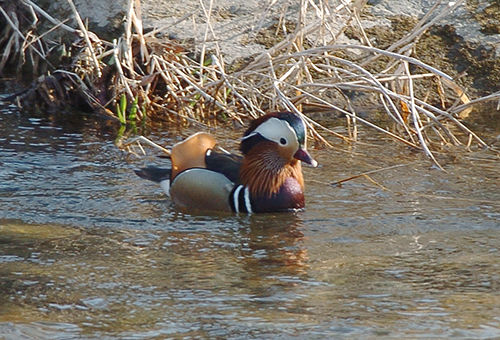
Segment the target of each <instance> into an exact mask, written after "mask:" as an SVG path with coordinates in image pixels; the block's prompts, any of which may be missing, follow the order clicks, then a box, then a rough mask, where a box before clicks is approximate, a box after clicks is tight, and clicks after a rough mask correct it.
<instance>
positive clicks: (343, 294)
mask: <svg viewBox="0 0 500 340" xmlns="http://www.w3.org/2000/svg"><path fill="white" fill-rule="evenodd" d="M1 113H2V114H1V115H0V203H1V209H0V339H8V340H10V339H74V338H78V339H170V338H171V339H216V338H218V339H327V338H335V339H354V338H355V339H373V338H381V339H391V338H408V339H419V338H432V339H439V338H443V339H444V338H456V339H471V338H474V339H493V338H498V337H500V283H499V282H500V280H499V279H500V270H499V269H500V268H499V266H500V257H499V247H500V190H499V186H500V184H499V183H500V181H499V177H500V163H499V160H498V159H497V158H496V157H495V156H493V155H492V154H489V153H487V152H480V151H477V152H474V153H469V154H465V155H460V154H458V155H454V156H453V157H451V156H442V157H441V158H440V160H441V161H442V162H443V164H445V169H446V170H447V172H442V171H438V170H436V169H433V168H432V167H431V166H430V164H429V162H428V161H427V160H425V159H423V158H422V157H421V156H419V155H418V154H413V153H411V152H410V151H408V150H407V149H406V148H404V147H402V146H401V145H398V144H395V143H393V142H385V143H381V142H380V140H379V139H376V138H374V137H375V136H372V135H371V134H372V133H371V132H370V134H369V135H366V136H363V140H364V141H367V142H369V143H371V144H369V145H364V144H362V145H358V146H356V147H355V148H354V149H350V150H349V149H348V148H347V147H346V146H345V145H341V144H338V143H337V148H336V149H334V150H331V149H312V150H311V152H312V153H313V154H314V155H315V157H316V159H317V160H318V161H319V163H320V164H321V166H320V167H318V168H316V169H312V168H305V176H306V184H307V209H306V210H305V211H302V212H298V213H289V214H266V215H252V216H236V215H228V214H225V215H217V214H213V215H208V216H207V215H196V214H188V213H185V212H180V211H177V210H175V209H174V208H173V207H172V206H171V205H170V204H169V202H168V201H167V200H166V198H165V196H164V195H163V194H162V192H161V190H160V188H159V187H157V186H156V185H155V184H154V183H147V182H144V181H143V180H141V179H139V178H137V177H135V175H134V174H133V172H132V170H133V169H135V168H138V167H140V166H143V165H144V164H145V163H151V162H156V163H161V162H162V161H161V160H157V159H156V157H155V155H156V154H157V153H156V152H155V151H154V150H148V151H149V154H148V156H147V157H143V158H138V157H135V156H133V155H131V154H128V153H125V152H123V151H120V150H119V149H118V148H117V147H116V146H115V145H114V143H113V140H112V137H111V136H110V135H106V134H103V133H98V132H97V131H98V130H97V127H96V126H95V122H94V121H93V120H92V119H90V118H89V119H83V118H82V121H81V122H80V123H79V124H67V123H64V122H63V123H61V122H60V121H58V122H57V123H54V122H51V121H50V120H46V119H39V118H29V117H26V116H23V115H21V114H19V113H18V112H17V111H16V110H15V108H13V107H11V106H3V107H2V108H1ZM162 131H164V132H162ZM165 131H166V132H165ZM362 132H363V131H362ZM489 133H490V134H491V135H492V136H493V135H495V133H497V132H496V131H489ZM181 134H182V135H183V136H185V135H186V134H187V132H183V133H181ZM215 134H216V135H218V137H219V139H221V140H222V144H224V145H226V146H227V145H229V148H230V149H233V150H234V149H235V148H236V144H235V143H234V142H231V139H229V138H227V137H226V136H223V131H215ZM175 135H176V134H175V133H173V132H168V131H167V129H164V130H158V131H156V132H153V133H152V135H151V136H150V137H151V138H152V139H153V140H155V141H158V142H160V143H161V144H165V145H169V144H171V143H172V142H174V141H175V140H177V138H178V137H176V136H175ZM377 144H378V145H377ZM392 165H404V166H401V167H397V168H393V169H391V170H387V171H384V172H380V173H377V174H373V175H371V179H373V180H374V181H375V182H376V184H375V183H373V182H371V181H369V180H368V179H366V178H359V179H356V180H352V181H348V182H346V183H345V184H344V185H343V186H341V187H334V186H331V185H329V183H331V182H333V181H336V180H340V179H343V178H347V177H349V176H351V175H355V174H358V173H361V172H365V171H370V170H373V169H377V168H381V167H387V166H392Z"/></svg>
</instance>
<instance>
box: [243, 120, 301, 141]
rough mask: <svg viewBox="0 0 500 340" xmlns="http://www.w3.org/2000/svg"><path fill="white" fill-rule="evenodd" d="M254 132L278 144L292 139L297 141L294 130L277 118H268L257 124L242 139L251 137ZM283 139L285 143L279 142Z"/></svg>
mask: <svg viewBox="0 0 500 340" xmlns="http://www.w3.org/2000/svg"><path fill="white" fill-rule="evenodd" d="M256 134H260V135H261V136H262V137H264V138H266V139H268V140H271V141H273V142H276V143H278V144H280V145H286V144H288V143H290V142H292V141H296V144H298V141H297V135H296V134H295V130H294V129H293V128H292V127H291V126H290V124H289V123H288V122H287V121H285V120H283V119H278V118H269V119H268V120H266V121H265V122H264V123H262V124H261V125H259V126H258V127H257V128H256V129H255V130H254V131H253V132H252V133H250V134H249V135H248V136H245V137H244V138H243V139H246V138H249V137H252V136H254V135H256ZM282 139H285V143H284V144H283V143H281V140H282Z"/></svg>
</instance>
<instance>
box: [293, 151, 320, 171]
mask: <svg viewBox="0 0 500 340" xmlns="http://www.w3.org/2000/svg"><path fill="white" fill-rule="evenodd" d="M293 158H295V159H298V160H301V161H302V162H305V163H307V164H310V165H312V166H313V167H316V166H317V165H318V162H316V161H315V160H314V158H312V157H311V155H310V154H309V152H307V150H306V149H302V148H301V149H298V150H297V152H296V153H295V155H293Z"/></svg>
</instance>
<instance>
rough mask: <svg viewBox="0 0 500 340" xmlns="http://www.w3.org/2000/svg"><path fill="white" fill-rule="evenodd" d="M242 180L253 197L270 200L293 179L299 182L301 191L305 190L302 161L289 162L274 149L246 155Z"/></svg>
mask: <svg viewBox="0 0 500 340" xmlns="http://www.w3.org/2000/svg"><path fill="white" fill-rule="evenodd" d="M240 178H241V182H242V184H243V185H244V186H247V187H248V189H249V190H250V194H251V195H252V197H265V198H270V197H272V196H273V195H275V194H277V193H278V192H279V191H280V189H281V188H282V187H283V186H284V184H285V181H286V180H287V179H291V178H293V179H295V180H296V181H297V183H298V184H299V185H300V189H301V191H303V188H304V178H303V176H302V168H301V164H300V161H298V160H295V159H294V160H292V161H291V162H289V161H287V160H285V159H284V158H283V157H282V156H281V155H280V154H279V153H278V152H277V151H276V150H273V149H261V150H258V149H256V150H251V151H250V152H249V153H248V154H247V155H245V158H244V160H243V164H242V166H241V170H240Z"/></svg>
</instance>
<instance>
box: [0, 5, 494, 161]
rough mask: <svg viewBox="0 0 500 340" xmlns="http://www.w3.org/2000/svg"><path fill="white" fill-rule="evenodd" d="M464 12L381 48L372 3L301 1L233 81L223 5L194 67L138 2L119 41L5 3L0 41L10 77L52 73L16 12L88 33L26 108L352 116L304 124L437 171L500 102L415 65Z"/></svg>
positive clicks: (187, 115)
mask: <svg viewBox="0 0 500 340" xmlns="http://www.w3.org/2000/svg"><path fill="white" fill-rule="evenodd" d="M462 2H463V1H457V2H454V3H448V2H447V3H445V4H442V3H441V2H440V1H438V2H436V5H435V6H434V7H433V8H432V9H431V11H430V12H429V13H427V14H426V15H425V16H424V17H423V18H422V19H421V21H420V22H418V23H417V24H416V25H415V26H414V28H413V29H412V30H410V31H409V32H408V33H407V34H406V36H404V37H403V38H402V39H400V40H399V41H396V42H394V43H393V44H392V45H391V46H390V47H388V48H386V49H379V48H377V47H376V46H373V45H372V43H371V42H370V40H369V39H368V38H367V34H366V33H365V32H364V30H363V27H362V26H361V24H360V23H361V18H360V16H359V13H360V12H361V11H362V8H363V6H365V3H366V1H365V0H359V1H343V2H338V3H337V2H336V1H333V0H319V1H316V2H313V1H307V0H302V1H301V2H300V10H299V13H298V14H296V15H295V17H296V19H295V21H294V26H295V29H294V30H293V31H292V30H290V29H287V27H290V25H288V26H287V25H285V24H284V21H285V20H287V22H288V23H289V22H290V20H291V19H290V18H289V17H288V16H289V13H287V12H283V15H282V16H281V19H282V21H281V22H280V23H279V24H278V26H277V27H278V31H277V32H276V33H277V36H280V37H282V38H281V39H278V40H277V42H276V43H275V44H274V46H272V47H271V48H270V49H268V50H267V52H266V53H263V54H261V55H257V56H253V60H252V61H251V62H250V63H247V64H246V65H243V66H242V67H240V68H239V69H238V70H236V71H231V72H228V71H227V70H226V67H225V62H224V56H223V55H222V53H221V52H220V49H219V48H218V46H217V45H215V48H214V49H213V50H212V51H211V52H209V49H208V48H207V46H208V45H207V42H208V40H209V38H210V37H214V31H213V29H212V26H211V20H210V19H211V13H212V5H213V1H210V3H209V6H208V7H205V6H204V5H203V1H201V2H200V3H201V4H202V5H203V6H202V9H203V11H204V14H205V16H206V22H207V25H206V26H205V35H204V37H205V39H204V41H203V42H202V43H201V48H200V51H201V52H200V56H199V57H198V58H197V60H194V59H192V58H189V57H188V56H187V55H188V53H187V49H186V47H183V46H180V45H177V44H176V43H174V42H171V41H167V40H159V39H156V38H155V37H154V33H156V32H157V31H155V32H151V34H144V33H143V27H142V21H141V16H140V3H139V1H138V0H129V1H128V10H127V18H126V21H125V22H126V26H125V33H124V34H123V36H122V37H120V38H118V39H116V40H114V41H112V42H108V41H103V40H101V39H99V38H98V37H97V36H95V34H93V33H92V32H89V31H88V30H87V29H86V28H85V26H84V25H83V22H82V21H81V19H78V18H79V16H78V13H77V11H76V8H74V6H73V4H72V1H71V0H68V3H69V5H70V6H72V8H73V11H74V14H75V17H76V18H77V22H78V29H76V28H71V27H69V26H67V25H66V24H65V23H62V22H60V21H59V20H57V19H55V18H52V17H51V16H50V15H49V14H48V13H46V12H44V11H43V10H42V9H41V8H39V7H38V6H36V4H34V3H33V2H31V1H29V0H18V1H14V2H12V3H10V2H9V4H8V5H5V4H4V3H2V4H0V12H1V13H0V14H1V15H2V16H3V17H4V19H5V20H6V22H7V26H6V27H5V28H4V31H3V32H1V38H2V40H1V41H0V46H1V48H2V49H3V52H4V53H3V57H2V60H1V61H0V71H1V69H2V68H3V67H4V66H5V65H7V64H11V65H12V64H17V66H18V67H20V66H21V65H22V64H24V63H26V62H27V60H28V59H29V60H30V62H31V63H33V64H34V65H35V66H36V65H38V64H41V63H42V61H43V63H44V65H46V67H48V68H49V69H51V68H52V66H51V65H50V63H49V62H48V61H47V54H48V52H47V51H48V49H49V47H50V46H53V45H54V43H53V42H51V41H48V39H46V38H45V36H46V35H47V33H49V32H45V33H42V34H35V32H34V31H33V29H32V28H29V27H33V25H31V26H30V25H26V23H24V24H23V23H22V22H20V21H19V20H17V17H16V13H19V11H24V12H25V13H29V15H31V16H32V19H33V22H38V21H41V20H45V21H48V22H50V23H52V24H53V25H54V26H53V27H52V28H51V29H50V31H52V30H55V29H63V30H67V31H70V32H74V33H78V34H79V38H78V39H77V41H75V42H74V43H73V45H72V49H73V50H72V57H71V62H70V64H69V66H67V67H66V68H65V69H59V70H55V69H52V70H51V73H50V75H45V76H44V77H42V78H40V79H38V80H37V81H36V82H35V83H34V84H33V86H32V87H31V88H30V89H29V90H28V91H25V92H23V93H21V94H19V96H18V101H19V102H20V103H21V104H22V103H23V102H26V101H33V100H34V99H37V100H38V102H40V98H41V99H42V100H41V102H43V103H44V105H49V106H56V107H60V106H64V105H68V103H69V104H72V103H73V102H75V101H79V100H80V99H83V100H84V101H85V102H86V103H87V104H88V106H89V107H90V108H91V109H92V110H93V111H95V112H98V113H100V114H104V115H107V116H109V117H115V118H116V119H118V120H120V121H121V122H122V123H123V124H125V123H127V122H130V121H131V120H133V121H135V120H143V119H145V117H146V116H149V117H153V116H154V117H157V118H158V117H161V118H163V119H167V120H172V121H182V122H201V123H204V124H207V125H210V124H216V123H219V124H220V123H221V122H227V121H230V122H236V123H239V124H246V120H248V119H251V118H255V117H257V116H259V115H262V114H263V113H264V112H265V111H273V110H283V109H287V110H291V111H294V112H297V113H299V114H302V112H311V111H322V112H325V113H331V114H332V116H333V113H336V114H338V113H341V114H342V115H345V117H346V126H347V127H348V129H347V130H348V132H347V133H346V134H339V133H337V132H335V131H332V130H331V129H329V128H328V127H326V126H323V125H321V124H319V123H318V122H316V121H315V120H313V119H311V118H309V117H308V116H307V114H303V117H304V119H305V120H306V121H307V123H308V124H309V125H310V127H311V131H312V135H313V136H314V138H316V139H317V140H319V141H322V142H323V143H325V144H326V145H329V142H328V139H327V138H326V137H327V136H328V135H333V136H335V137H338V138H341V139H343V140H344V141H347V142H351V141H356V140H357V138H358V136H357V131H358V124H364V125H366V126H368V127H370V128H373V129H376V130H378V131H380V132H383V133H384V134H387V135H388V136H390V137H391V138H393V139H395V140H398V141H400V142H402V143H405V144H407V145H409V146H411V147H412V148H414V149H416V150H421V151H422V152H424V153H425V154H426V155H427V156H428V157H429V158H430V159H431V160H432V161H433V162H434V163H435V164H437V165H438V166H439V164H438V162H437V161H436V159H435V157H434V153H435V152H437V151H440V150H442V149H443V146H450V145H465V146H466V147H467V148H470V147H471V146H473V145H475V146H479V147H481V148H487V147H488V145H487V144H486V143H485V142H484V141H483V140H481V138H480V137H479V136H477V135H476V134H475V133H474V132H473V131H471V130H470V129H468V128H467V127H466V126H465V125H464V124H463V123H462V122H461V119H463V118H466V117H467V116H468V115H469V113H470V111H471V109H472V107H473V105H475V104H477V103H480V102H483V101H487V100H498V98H499V96H500V94H498V93H496V94H493V95H491V96H488V97H484V98H478V99H475V100H469V98H468V97H467V95H466V94H465V93H464V92H463V91H462V89H461V87H460V86H459V85H458V84H457V83H456V82H455V80H454V79H453V78H452V77H450V76H449V75H447V74H445V73H443V72H441V71H440V70H438V69H435V68H433V67H431V66H430V65H427V64H425V63H423V62H421V61H419V60H418V59H416V58H414V57H412V54H413V51H414V49H415V44H416V42H417V40H418V38H419V37H421V36H422V35H423V34H424V32H425V31H426V30H427V29H428V28H429V27H430V26H432V25H433V24H435V23H436V22H437V21H438V20H439V19H440V18H442V17H443V16H446V15H447V14H449V13H450V12H451V11H452V10H453V9H455V8H456V7H457V6H460V5H461V4H462ZM262 15H263V16H264V15H265V13H263V14H262ZM183 19H185V18H183ZM27 27H28V28H27ZM347 29H349V30H351V31H352V32H355V34H356V36H358V37H359V41H360V43H359V44H356V45H353V44H346V43H339V42H338V39H339V37H341V36H342V33H343V32H345V31H346V30H347ZM27 56H29V58H27ZM34 69H36V67H34ZM351 93H357V94H364V95H365V97H366V98H368V99H367V100H368V102H369V104H370V105H371V106H372V107H376V108H379V109H378V110H379V111H380V112H382V113H384V114H385V116H386V117H387V118H388V119H390V120H391V121H392V122H393V127H392V128H391V129H388V128H387V127H386V126H379V125H377V123H375V122H374V121H372V120H370V119H369V118H366V117H360V116H359V114H358V112H357V110H356V105H355V103H353V102H352V101H351V99H350V98H351V96H350V94H351ZM75 98H77V99H75ZM430 98H439V100H438V102H433V101H431V99H430ZM434 101H435V100H434Z"/></svg>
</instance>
